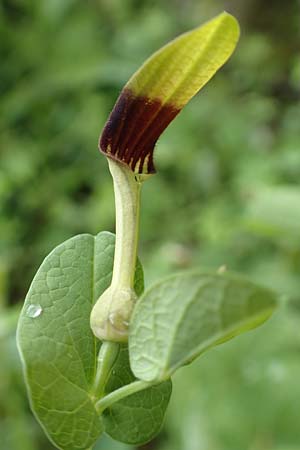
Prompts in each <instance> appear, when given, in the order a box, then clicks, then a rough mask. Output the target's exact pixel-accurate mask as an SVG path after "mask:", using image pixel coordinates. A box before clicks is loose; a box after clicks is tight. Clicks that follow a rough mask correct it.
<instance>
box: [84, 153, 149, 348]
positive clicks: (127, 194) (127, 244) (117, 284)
mask: <svg viewBox="0 0 300 450" xmlns="http://www.w3.org/2000/svg"><path fill="white" fill-rule="evenodd" d="M108 163H109V169H110V172H111V175H112V177H113V182H114V192H115V205H116V243H115V255H114V266H113V275H112V282H111V285H110V287H109V288H108V289H107V290H106V291H105V292H104V293H103V294H102V295H101V296H100V298H99V299H98V300H97V302H96V304H95V305H94V308H93V310H92V313H91V328H92V330H93V333H94V334H95V336H96V337H98V338H99V339H101V340H102V341H113V342H126V341H127V339H128V325H129V321H130V317H131V313H132V310H133V306H134V304H135V302H136V299H137V297H136V294H135V291H134V274H135V266H136V258H137V245H138V234H139V210H140V190H141V183H142V180H141V178H140V177H139V175H135V174H134V173H133V172H132V171H131V170H129V169H128V168H127V167H126V166H125V165H123V164H121V163H119V162H117V161H114V160H113V159H110V158H108Z"/></svg>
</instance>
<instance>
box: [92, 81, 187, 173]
mask: <svg viewBox="0 0 300 450" xmlns="http://www.w3.org/2000/svg"><path fill="white" fill-rule="evenodd" d="M180 110H181V108H180V109H178V108H176V107H174V105H170V104H163V103H162V102H161V100H158V99H150V98H148V97H146V96H136V95H134V93H133V92H132V91H131V90H130V89H128V88H125V89H124V90H123V91H122V93H121V95H120V96H119V98H118V100H117V102H116V104H115V106H114V109H113V110H112V112H111V114H110V116H109V118H108V120H107V122H106V124H105V127H104V129H103V132H102V135H101V137H100V141H99V150H100V151H101V152H102V153H104V154H105V155H106V156H107V157H109V158H112V159H114V160H116V161H119V162H121V163H123V164H125V165H127V166H128V167H129V168H130V169H131V170H132V171H133V172H134V173H137V174H152V173H155V172H156V171H155V167H154V162H153V151H154V147H155V144H156V142H157V139H158V138H159V136H160V135H161V133H162V132H163V131H164V130H165V128H166V127H167V126H168V125H169V123H170V122H171V121H172V120H173V119H174V117H175V116H176V115H177V114H178V113H179V112H180Z"/></svg>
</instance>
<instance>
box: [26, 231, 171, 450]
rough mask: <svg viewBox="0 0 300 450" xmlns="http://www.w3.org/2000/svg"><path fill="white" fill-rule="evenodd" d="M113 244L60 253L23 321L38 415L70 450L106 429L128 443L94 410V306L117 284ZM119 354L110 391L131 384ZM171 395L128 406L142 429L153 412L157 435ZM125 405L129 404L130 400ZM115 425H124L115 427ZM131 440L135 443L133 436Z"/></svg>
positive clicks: (36, 286)
mask: <svg viewBox="0 0 300 450" xmlns="http://www.w3.org/2000/svg"><path fill="white" fill-rule="evenodd" d="M114 243H115V237H114V235H112V234H111V233H107V232H103V233H99V234H98V235H97V236H96V237H94V236H91V235H89V234H82V235H79V236H75V237H73V238H71V239H69V240H68V241H66V242H64V243H63V244H61V245H59V246H58V247H57V248H55V249H54V250H53V251H52V253H50V255H48V256H47V257H46V259H45V260H44V262H43V263H42V265H41V267H40V268H39V270H38V272H37V274H36V276H35V277H34V279H33V282H32V285H31V287H30V289H29V292H28V295H27V297H26V300H25V304H24V307H23V310H22V313H21V316H20V319H19V324H18V333H17V341H18V347H19V352H20V354H21V358H22V362H23V368H24V372H25V379H26V384H27V388H28V393H29V397H30V401H31V407H32V410H33V412H34V413H35V415H36V417H37V419H38V420H39V422H40V423H41V425H42V427H43V428H44V430H45V432H46V434H47V435H48V437H49V438H50V440H51V441H52V442H53V443H54V445H56V446H57V447H58V448H60V449H63V450H85V449H87V448H90V447H91V446H92V445H93V444H94V443H95V441H96V440H97V439H98V437H99V435H100V434H101V433H102V432H103V431H104V428H106V427H108V428H109V429H108V432H109V433H110V434H112V435H113V434H115V435H116V433H119V434H120V437H122V436H121V433H120V431H110V430H112V422H111V421H110V420H109V419H107V418H105V419H104V422H103V420H102V417H101V418H100V417H99V415H98V413H97V411H96V409H95V406H94V402H95V398H94V379H95V374H96V369H97V356H98V352H99V348H100V345H101V343H100V342H99V341H98V340H97V339H96V338H95V337H94V335H93V333H92V332H91V329H90V313H91V309H92V306H93V304H94V302H95V301H96V300H97V299H98V298H99V296H100V295H101V294H102V293H103V292H104V291H105V289H107V287H108V286H109V285H110V282H111V277H112V267H113V258H114ZM143 289H144V279H143V271H142V267H141V264H140V263H139V262H138V263H137V268H136V274H135V290H136V292H137V294H138V295H140V294H141V293H142V292H143ZM125 353H126V352H125ZM120 355H122V357H121V360H118V361H117V367H116V369H114V373H115V374H116V375H114V376H112V379H111V381H110V382H109V384H108V388H107V392H108V391H109V390H110V389H111V388H112V387H113V386H114V385H115V383H116V382H115V379H116V378H115V377H117V378H118V380H119V381H121V384H124V383H126V382H127V381H128V378H127V377H128V374H129V372H130V369H129V366H128V358H127V366H126V363H125V360H126V358H125V360H124V351H123V352H122V353H121V354H120ZM120 361H121V362H120ZM119 369H120V370H121V369H122V370H123V369H124V370H125V371H126V375H125V372H124V374H118V375H117V372H116V370H119ZM131 376H132V375H131ZM132 378H134V377H132ZM132 378H130V381H132ZM128 382H129V381H128ZM164 385H165V384H164ZM168 385H169V384H168ZM152 389H153V391H152ZM164 393H165V387H164V386H163V387H162V388H160V387H157V388H151V392H150V394H149V396H150V397H151V401H150V400H148V401H147V398H149V396H148V397H147V396H146V397H145V394H142V393H141V394H140V395H138V394H139V393H138V394H136V398H135V399H136V401H137V402H141V403H142V402H144V403H143V408H138V407H137V406H136V405H133V404H132V405H133V406H131V404H130V402H132V399H131V400H130V401H129V404H127V406H126V411H127V415H128V416H130V417H131V420H132V423H133V422H134V423H135V424H137V423H138V424H139V427H143V425H144V422H143V420H142V419H140V417H141V415H142V417H145V416H146V415H147V409H149V413H148V417H149V415H151V418H152V419H153V422H152V423H153V424H154V426H155V427H156V428H155V430H158V429H159V427H160V425H161V421H160V422H159V420H160V418H161V420H162V416H163V413H162V412H161V411H162V409H161V403H162V400H161V398H162V396H164ZM155 394H156V397H155ZM163 398H164V399H165V398H166V396H164V397H163ZM144 400H145V401H144ZM124 402H125V403H124V404H125V405H126V402H127V400H126V399H125V400H124ZM119 403H120V405H119ZM119 403H118V404H115V405H113V408H112V411H113V414H114V419H113V420H114V427H115V428H116V429H117V428H118V429H119V430H120V429H122V427H123V430H124V420H123V416H122V411H124V404H123V403H121V402H119ZM167 403H168V402H167V401H166V404H165V407H166V406H167ZM119 406H120V408H121V410H122V411H121V410H120V411H119ZM163 412H164V411H163ZM116 417H117V419H116ZM116 421H120V423H121V424H120V425H116ZM147 426H148V427H149V426H150V425H149V422H148V423H147V424H146V427H147ZM136 429H137V426H136V425H135V430H136ZM147 430H148V429H146V431H143V429H141V428H139V431H138V432H137V431H136V435H143V436H145V435H147V432H148V433H149V434H150V432H149V431H147ZM155 430H154V431H155ZM129 434H130V433H129ZM130 436H131V439H132V436H133V432H132V433H131V434H130ZM147 436H148V435H147Z"/></svg>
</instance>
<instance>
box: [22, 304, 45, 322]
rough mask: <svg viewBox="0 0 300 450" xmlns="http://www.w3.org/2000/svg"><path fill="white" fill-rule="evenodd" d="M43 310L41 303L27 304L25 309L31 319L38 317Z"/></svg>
mask: <svg viewBox="0 0 300 450" xmlns="http://www.w3.org/2000/svg"><path fill="white" fill-rule="evenodd" d="M42 312H43V308H42V307H41V305H29V306H28V308H27V311H26V315H27V316H28V317H31V318H32V319H35V318H36V317H39V316H40V315H41V314H42Z"/></svg>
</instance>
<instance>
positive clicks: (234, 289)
mask: <svg viewBox="0 0 300 450" xmlns="http://www.w3.org/2000/svg"><path fill="white" fill-rule="evenodd" d="M275 306H276V299H275V296H274V294H273V292H271V291H270V290H268V289H265V288H263V287H260V286H257V285H256V284H253V283H251V282H249V281H248V280H245V279H243V278H241V277H238V276H236V275H232V274H210V273H201V272H187V273H184V274H180V275H175V276H171V277H169V278H167V279H165V280H163V281H161V282H160V283H158V284H155V285H154V286H153V287H152V288H150V289H149V290H147V291H146V292H145V293H144V294H143V295H142V297H141V298H140V300H139V301H138V303H137V305H136V307H135V310H134V313H133V317H132V321H131V325H130V333H129V354H130V365H131V369H132V371H133V373H134V375H135V376H136V377H137V378H140V379H142V380H145V381H150V382H159V381H162V380H165V379H167V378H169V377H170V376H171V375H172V374H173V373H174V371H175V370H176V369H177V368H179V367H180V366H182V365H184V364H187V363H188V362H190V361H192V360H193V359H194V358H196V357H197V356H199V355H200V354H201V353H202V352H204V351H205V350H207V349H209V348H210V347H213V346H214V345H217V344H220V343H222V342H225V341H227V340H229V339H231V338H233V337H234V336H237V335H238V334H240V333H242V332H244V331H247V330H250V329H252V328H255V327H257V326H258V325H260V324H261V323H263V322H264V321H265V320H267V319H268V318H269V317H270V315H271V314H272V312H273V310H274V308H275Z"/></svg>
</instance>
